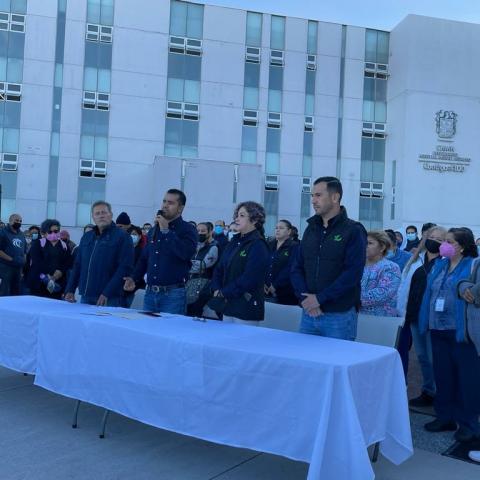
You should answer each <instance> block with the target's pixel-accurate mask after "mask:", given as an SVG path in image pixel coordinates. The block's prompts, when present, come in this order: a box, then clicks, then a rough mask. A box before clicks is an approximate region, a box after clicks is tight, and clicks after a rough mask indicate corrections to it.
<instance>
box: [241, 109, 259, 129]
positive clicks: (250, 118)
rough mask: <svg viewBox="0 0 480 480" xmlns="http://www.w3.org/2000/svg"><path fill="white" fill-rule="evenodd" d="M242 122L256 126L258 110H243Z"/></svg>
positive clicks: (249, 125)
mask: <svg viewBox="0 0 480 480" xmlns="http://www.w3.org/2000/svg"><path fill="white" fill-rule="evenodd" d="M243 124H244V125H246V126H248V127H256V126H257V125H258V112H257V111H256V110H244V111H243Z"/></svg>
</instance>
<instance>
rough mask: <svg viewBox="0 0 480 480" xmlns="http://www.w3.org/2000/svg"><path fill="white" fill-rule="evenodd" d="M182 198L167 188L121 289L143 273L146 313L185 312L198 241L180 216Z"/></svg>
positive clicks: (182, 196)
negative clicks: (187, 284)
mask: <svg viewBox="0 0 480 480" xmlns="http://www.w3.org/2000/svg"><path fill="white" fill-rule="evenodd" d="M186 201H187V197H186V196H185V194H184V193H183V192H182V191H181V190H177V189H175V188H172V189H170V190H168V191H167V193H166V194H165V197H164V198H163V204H162V209H161V210H159V211H158V213H157V217H156V220H155V227H153V228H152V229H151V230H150V231H149V232H148V241H147V245H146V246H145V247H144V249H143V251H142V255H141V256H140V258H139V259H138V261H137V264H136V265H135V269H134V271H133V274H132V276H131V277H126V278H125V285H124V289H125V290H126V291H133V290H134V289H135V282H138V281H139V280H141V279H142V278H143V276H144V275H145V273H146V274H147V288H146V291H145V298H144V303H143V308H144V309H145V310H148V311H150V312H165V313H178V314H181V315H184V314H185V309H186V298H185V282H186V280H187V278H188V272H189V270H190V267H191V264H192V262H191V259H192V257H193V255H194V254H195V251H196V249H197V240H198V235H197V231H196V229H195V227H194V226H193V225H191V224H190V223H189V222H186V221H185V220H183V218H182V212H183V209H184V208H185V203H186Z"/></svg>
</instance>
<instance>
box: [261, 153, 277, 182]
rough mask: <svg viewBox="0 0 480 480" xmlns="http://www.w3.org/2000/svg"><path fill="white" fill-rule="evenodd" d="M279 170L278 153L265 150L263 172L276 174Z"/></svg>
mask: <svg viewBox="0 0 480 480" xmlns="http://www.w3.org/2000/svg"><path fill="white" fill-rule="evenodd" d="M279 171H280V154H279V153H277V152H265V173H269V174H270V173H271V174H278V173H279ZM277 188H278V180H277Z"/></svg>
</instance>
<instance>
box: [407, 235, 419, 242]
mask: <svg viewBox="0 0 480 480" xmlns="http://www.w3.org/2000/svg"><path fill="white" fill-rule="evenodd" d="M416 238H417V234H416V233H407V240H410V242H413V241H414V240H416Z"/></svg>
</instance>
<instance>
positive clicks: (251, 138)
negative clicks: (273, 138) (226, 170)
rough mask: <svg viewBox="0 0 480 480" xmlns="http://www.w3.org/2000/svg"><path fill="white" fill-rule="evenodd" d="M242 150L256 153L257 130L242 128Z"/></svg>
mask: <svg viewBox="0 0 480 480" xmlns="http://www.w3.org/2000/svg"><path fill="white" fill-rule="evenodd" d="M242 150H249V151H251V152H256V151H257V129H256V128H251V127H247V126H244V127H242Z"/></svg>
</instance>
